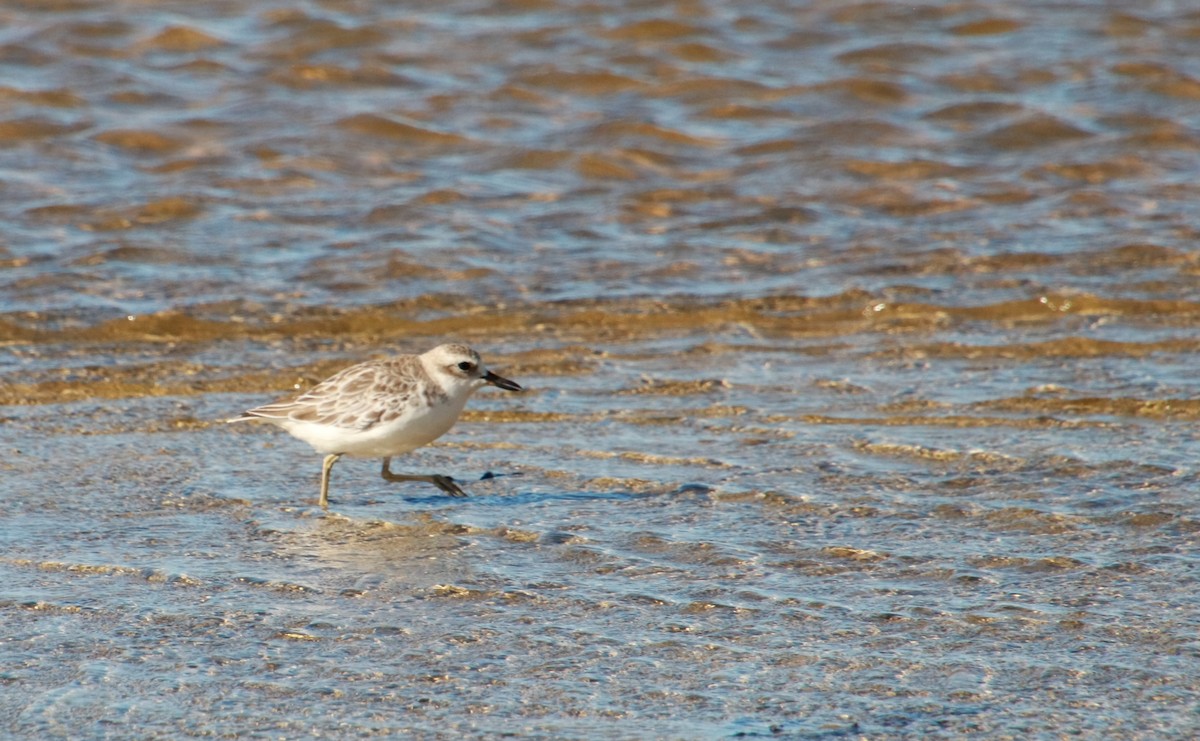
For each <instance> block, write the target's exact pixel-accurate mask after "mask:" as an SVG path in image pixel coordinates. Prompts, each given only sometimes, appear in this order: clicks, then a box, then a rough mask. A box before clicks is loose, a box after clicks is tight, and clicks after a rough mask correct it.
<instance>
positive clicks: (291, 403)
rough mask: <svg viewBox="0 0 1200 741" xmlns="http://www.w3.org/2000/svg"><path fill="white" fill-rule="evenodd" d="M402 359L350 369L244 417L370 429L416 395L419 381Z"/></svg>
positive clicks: (352, 428)
mask: <svg viewBox="0 0 1200 741" xmlns="http://www.w3.org/2000/svg"><path fill="white" fill-rule="evenodd" d="M403 365H404V364H403V363H400V362H398V360H390V361H389V360H374V361H368V362H366V363H360V364H358V365H353V366H350V367H349V368H346V369H345V370H343V371H340V372H338V373H335V374H334V375H332V376H330V377H329V378H327V379H325V380H324V381H321V382H320V383H318V384H317V385H316V386H313V387H312V388H311V389H309V390H308V391H305V392H304V393H303V394H300V395H299V396H297V397H296V398H294V399H289V400H287V401H278V402H274V403H271V404H264V405H263V406H260V407H255V408H254V409H251V410H249V411H247V412H245V413H244V414H243V415H242V416H243V417H262V418H264V419H294V420H298V421H304V422H315V423H317V424H323V425H330V426H333V427H342V428H345V429H348V430H369V429H371V427H373V426H374V425H375V424H376V423H378V422H379V420H380V418H381V417H384V416H387V417H388V418H392V417H394V416H395V415H394V414H388V412H389V411H390V410H392V409H394V408H396V407H398V406H402V405H404V404H405V403H406V402H407V400H408V399H409V398H410V397H411V396H412V395H413V394H414V393H415V392H416V390H417V383H416V379H415V378H414V377H413V375H412V374H411V373H409V374H405V373H402V372H400V373H398V372H397V371H398V370H405V369H404V368H403Z"/></svg>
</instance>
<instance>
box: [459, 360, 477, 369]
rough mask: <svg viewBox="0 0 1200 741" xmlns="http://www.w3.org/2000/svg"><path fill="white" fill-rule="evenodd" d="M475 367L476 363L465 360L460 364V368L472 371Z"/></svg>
mask: <svg viewBox="0 0 1200 741" xmlns="http://www.w3.org/2000/svg"><path fill="white" fill-rule="evenodd" d="M474 368H475V366H474V364H472V363H468V362H467V361H465V360H464V361H462V362H461V363H459V364H458V369H459V370H461V371H470V370H474Z"/></svg>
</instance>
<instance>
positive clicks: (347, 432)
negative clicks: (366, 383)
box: [272, 395, 467, 458]
mask: <svg viewBox="0 0 1200 741" xmlns="http://www.w3.org/2000/svg"><path fill="white" fill-rule="evenodd" d="M466 401H467V399H466V396H465V395H464V396H463V398H462V400H461V401H460V402H459V403H457V404H456V403H454V402H453V401H448V402H447V403H443V404H438V405H436V406H433V407H425V406H423V407H421V408H419V409H413V410H412V411H410V412H408V413H406V414H402V415H401V416H399V417H397V418H396V419H393V420H391V421H389V422H381V423H379V424H376V425H375V426H374V427H371V428H370V429H367V430H354V429H348V428H345V427H333V426H330V425H322V424H317V423H315V422H306V421H303V420H295V419H284V420H279V421H278V422H277V424H278V425H279V426H280V427H283V429H285V430H287V431H288V432H289V433H291V434H292V435H293V436H295V437H297V438H299V439H301V440H303V441H304V442H306V443H308V444H309V445H311V446H313V448H314V449H316V451H317V452H318V453H324V454H326V455H328V454H329V453H342V454H344V455H347V456H350V457H351V458H383V457H387V456H392V455H400V454H401V453H407V452H409V451H410V450H415V449H417V448H419V447H421V446H422V445H428V444H429V443H431V442H433V441H434V440H436V439H438V438H439V437H441V436H442V435H444V434H445V433H446V432H447V431H449V429H450V428H451V427H453V426H454V422H455V421H456V420H457V419H458V415H459V414H460V413H462V409H463V406H465V404H466ZM272 421H273V420H272Z"/></svg>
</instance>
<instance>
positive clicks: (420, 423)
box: [226, 343, 524, 508]
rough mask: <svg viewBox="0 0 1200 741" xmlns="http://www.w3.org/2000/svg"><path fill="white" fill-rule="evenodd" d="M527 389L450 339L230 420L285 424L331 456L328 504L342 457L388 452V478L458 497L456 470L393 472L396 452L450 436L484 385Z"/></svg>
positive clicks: (324, 499)
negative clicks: (421, 484) (336, 466)
mask: <svg viewBox="0 0 1200 741" xmlns="http://www.w3.org/2000/svg"><path fill="white" fill-rule="evenodd" d="M487 385H491V386H496V387H498V388H501V389H504V390H506V391H523V390H524V389H522V387H521V385H520V384H518V383H516V382H515V381H510V380H509V379H507V378H504V377H502V376H498V375H496V374H495V373H493V372H492V371H490V370H488V369H487V368H486V367H485V366H484V364H483V361H482V360H481V359H480V357H479V353H477V352H475V351H474V350H472V349H471V348H470V347H468V346H467V345H464V344H460V343H449V344H444V345H438V346H437V347H435V348H433V349H432V350H429V351H427V352H424V353H422V354H420V355H397V356H394V357H390V358H384V359H379V360H368V361H366V362H363V363H358V364H357V365H352V366H350V367H349V368H345V369H343V370H341V371H339V372H338V373H335V374H334V375H332V376H330V377H329V378H327V379H325V380H324V381H322V382H320V383H318V384H317V385H316V386H313V387H312V388H311V389H308V390H307V391H305V392H303V393H301V394H300V395H298V396H296V397H294V398H291V399H285V400H283V401H277V402H273V403H271V404H265V405H263V406H259V407H255V408H253V409H250V410H247V411H245V412H242V413H241V414H240V415H238V416H237V417H233V418H232V419H229V420H226V421H227V422H247V421H261V422H268V423H270V424H273V425H276V426H277V427H282V428H283V429H284V430H286V431H287V432H288V433H289V434H291V435H292V436H293V437H295V438H298V439H300V440H303V441H304V442H306V443H308V444H309V445H311V446H312V447H313V449H314V450H316V451H317V452H318V453H323V454H324V455H325V460H324V462H323V463H322V466H321V495H320V498H319V499H318V500H317V503H318V504H319V505H320V506H321V507H323V508H328V507H329V476H330V471H331V470H332V469H333V465H334V464H335V463H337V462H338V460H339V459H340V458H342V456H348V457H351V458H376V457H379V458H382V459H383V469H382V471H381V472H380V475H381V476H382V477H383V479H384V480H386V481H389V482H392V481H423V482H426V483H429V484H433V485H434V486H436V487H437V488H438V489H440V490H442V491H443V492H445V493H446V494H449V495H450V496H453V497H465V496H466V492H464V491H463V490H462V488H461V487H459V485H458V484H457V483H456V482H455V480H454V479H453V478H452V477H450V476H444V475H441V474H403V473H393V472H392V470H391V460H392V458H393V457H394V456H397V455H401V454H403V453H407V452H409V451H411V450H415V449H417V448H419V447H421V446H423V445H427V444H428V443H431V442H433V441H434V440H436V439H437V438H439V437H441V436H442V435H444V434H445V433H446V432H447V431H449V430H450V428H451V427H453V426H454V423H455V421H457V420H458V416H459V414H461V413H462V410H463V407H464V406H465V405H466V403H467V399H468V398H470V396H471V394H472V393H474V392H475V391H476V390H477V389H479V388H481V387H483V386H487Z"/></svg>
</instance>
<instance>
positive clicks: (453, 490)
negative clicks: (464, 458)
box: [379, 458, 467, 497]
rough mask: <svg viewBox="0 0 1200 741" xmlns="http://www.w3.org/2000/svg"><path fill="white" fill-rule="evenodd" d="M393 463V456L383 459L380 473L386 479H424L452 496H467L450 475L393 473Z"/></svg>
mask: <svg viewBox="0 0 1200 741" xmlns="http://www.w3.org/2000/svg"><path fill="white" fill-rule="evenodd" d="M391 464H392V459H391V458H384V459H383V470H382V471H380V474H379V475H380V476H383V479H384V480H385V481H424V482H425V483H427V484H433V485H434V486H436V487H437V488H439V489H441V490H442V491H444V492H446V493H447V494H449V495H450V496H452V497H465V496H466V495H467V493H466V492H465V491H463V490H462V489H460V488H459V487H458V484H456V483H454V479H452V478H450V477H449V476H443V475H441V474H438V473H431V474H425V475H419V474H412V473H392V469H391Z"/></svg>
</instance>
